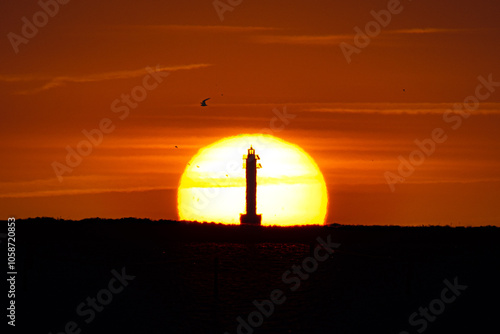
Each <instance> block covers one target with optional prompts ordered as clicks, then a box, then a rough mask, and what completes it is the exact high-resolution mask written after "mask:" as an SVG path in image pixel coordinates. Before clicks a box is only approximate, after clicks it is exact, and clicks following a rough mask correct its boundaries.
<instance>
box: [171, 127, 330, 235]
mask: <svg viewBox="0 0 500 334" xmlns="http://www.w3.org/2000/svg"><path fill="white" fill-rule="evenodd" d="M250 146H252V147H253V148H254V149H255V153H256V154H257V155H259V156H260V161H259V162H260V163H261V164H262V168H261V169H258V171H257V213H258V214H262V225H282V226H289V225H311V224H323V223H324V222H325V219H326V215H327V205H328V193H327V189H326V183H325V180H324V178H323V174H322V173H321V171H320V169H319V168H318V165H317V164H316V163H315V162H314V160H313V159H312V158H311V156H309V154H307V153H306V152H305V151H304V150H303V149H301V148H300V147H299V146H297V145H294V144H291V143H288V142H286V141H284V140H282V139H279V138H277V137H274V136H271V135H266V134H243V135H239V136H235V137H227V138H224V139H221V140H219V141H217V142H215V143H213V144H211V145H209V146H206V147H204V148H202V149H200V150H199V151H198V153H197V154H196V155H195V156H194V157H193V158H192V159H191V161H190V162H189V164H188V166H187V167H186V169H185V170H184V173H183V174H182V177H181V180H180V184H179V189H178V193H177V208H178V212H179V218H180V219H181V220H189V221H207V222H220V223H225V224H239V223H240V213H245V189H246V188H245V187H246V183H245V170H244V169H243V159H242V158H243V155H245V154H246V153H247V150H248V149H249V148H250Z"/></svg>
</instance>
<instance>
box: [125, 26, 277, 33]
mask: <svg viewBox="0 0 500 334" xmlns="http://www.w3.org/2000/svg"><path fill="white" fill-rule="evenodd" d="M127 28H131V26H127ZM132 28H133V29H134V30H137V29H147V30H158V31H173V32H179V31H187V32H209V33H224V32H227V33H239V32H256V31H273V30H280V28H274V27H254V26H226V25H213V26H211V25H180V24H170V25H146V26H132Z"/></svg>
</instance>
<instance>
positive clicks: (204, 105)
mask: <svg viewBox="0 0 500 334" xmlns="http://www.w3.org/2000/svg"><path fill="white" fill-rule="evenodd" d="M207 100H210V98H208V99H204V100H203V101H201V106H202V107H206V106H207V104H206V103H205V101H207Z"/></svg>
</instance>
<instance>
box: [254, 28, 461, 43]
mask: <svg viewBox="0 0 500 334" xmlns="http://www.w3.org/2000/svg"><path fill="white" fill-rule="evenodd" d="M465 31H469V30H466V29H440V28H412V29H399V30H385V31H384V30H383V31H382V35H381V36H380V37H381V38H383V36H384V35H386V37H387V36H390V35H415V34H443V33H459V32H465ZM354 36H355V34H354V33H352V34H333V35H298V36H297V35H261V36H256V37H255V38H254V42H257V43H262V44H297V45H336V44H339V43H340V42H349V41H352V40H353V38H354ZM380 37H379V38H380Z"/></svg>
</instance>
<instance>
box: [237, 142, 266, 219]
mask: <svg viewBox="0 0 500 334" xmlns="http://www.w3.org/2000/svg"><path fill="white" fill-rule="evenodd" d="M257 160H260V158H259V156H258V155H256V154H255V150H254V149H253V147H252V146H250V148H249V149H248V154H247V155H243V168H246V179H247V191H246V200H247V213H246V214H243V213H242V214H240V223H241V224H248V225H260V223H261V221H262V215H258V214H257V169H258V168H262V166H261V164H258V163H257Z"/></svg>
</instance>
